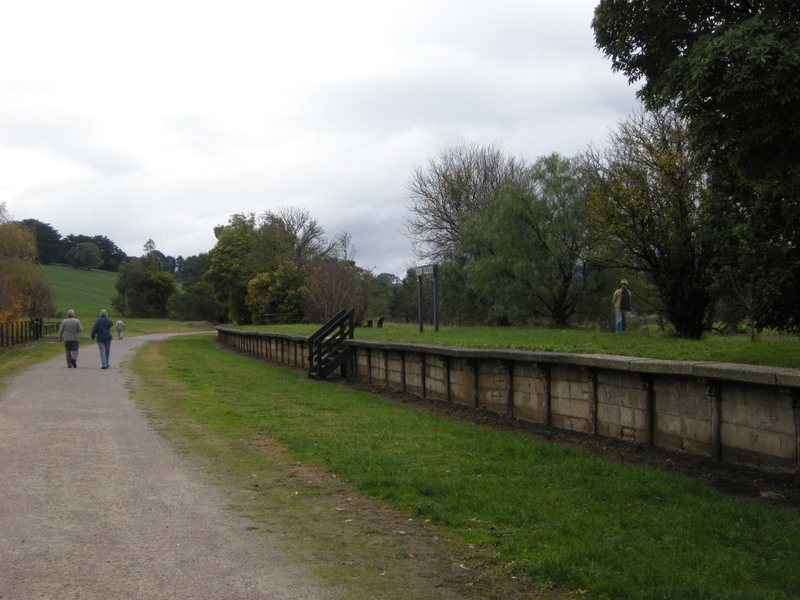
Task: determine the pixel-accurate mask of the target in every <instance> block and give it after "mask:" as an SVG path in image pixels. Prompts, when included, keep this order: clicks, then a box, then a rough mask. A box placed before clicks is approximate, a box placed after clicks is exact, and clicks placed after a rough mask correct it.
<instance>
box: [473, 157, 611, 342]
mask: <svg viewBox="0 0 800 600" xmlns="http://www.w3.org/2000/svg"><path fill="white" fill-rule="evenodd" d="M587 185H588V180H587V178H586V177H585V176H584V175H583V172H582V170H581V168H580V165H579V163H578V162H577V161H575V160H572V159H569V158H566V157H563V156H560V155H558V154H552V155H550V156H545V157H542V158H540V159H538V160H537V161H535V162H534V164H533V165H531V167H530V168H529V170H528V171H527V173H526V176H525V178H524V179H522V180H519V181H510V182H508V183H507V184H506V185H505V186H504V187H503V188H502V189H501V190H500V191H499V192H498V193H497V197H496V200H495V201H494V203H493V204H492V207H491V210H485V211H479V212H476V213H475V214H474V215H473V216H472V218H470V219H468V220H467V221H466V224H465V227H464V231H465V234H464V241H463V242H462V244H461V247H462V249H463V250H464V251H465V252H466V253H467V254H468V255H469V256H470V257H471V260H469V261H467V262H466V264H465V266H464V270H465V273H466V277H467V281H468V285H469V287H470V288H471V289H473V290H476V291H477V292H478V295H479V296H481V297H482V298H483V300H484V302H492V311H491V312H492V313H493V314H494V315H495V316H497V317H501V316H504V317H505V318H506V319H508V320H509V321H510V322H516V323H521V322H525V321H527V320H529V319H545V320H548V321H551V322H553V323H554V324H556V325H558V326H564V325H567V323H568V322H569V321H570V320H571V319H573V318H575V317H580V318H582V319H588V318H598V317H599V316H600V314H599V310H598V293H600V292H603V291H604V287H605V286H606V285H608V281H606V279H605V278H604V277H603V269H602V268H600V266H599V265H594V264H592V263H591V262H590V260H589V256H590V249H591V246H592V239H591V237H590V234H589V229H588V226H587V222H586V188H587ZM605 312H607V311H605Z"/></svg>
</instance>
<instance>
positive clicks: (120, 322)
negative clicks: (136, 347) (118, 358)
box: [117, 319, 125, 340]
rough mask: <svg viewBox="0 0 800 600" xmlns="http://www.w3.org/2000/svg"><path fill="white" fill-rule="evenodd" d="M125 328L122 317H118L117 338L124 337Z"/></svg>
mask: <svg viewBox="0 0 800 600" xmlns="http://www.w3.org/2000/svg"><path fill="white" fill-rule="evenodd" d="M123 329H125V323H123V322H122V319H117V339H118V340H121V339H122V330H123Z"/></svg>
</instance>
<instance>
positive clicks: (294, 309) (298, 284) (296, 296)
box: [245, 260, 308, 323]
mask: <svg viewBox="0 0 800 600" xmlns="http://www.w3.org/2000/svg"><path fill="white" fill-rule="evenodd" d="M307 281H308V269H307V267H306V266H305V265H299V264H297V263H296V262H294V261H291V260H288V261H286V262H284V263H282V264H280V265H278V266H277V268H275V269H274V270H271V271H268V272H264V273H259V274H258V275H256V276H255V277H253V278H252V279H251V280H250V281H249V282H248V284H247V296H246V297H245V302H246V304H247V307H248V309H249V310H250V314H251V315H252V319H253V322H255V323H275V322H286V321H287V320H288V321H300V320H302V317H303V309H304V299H305V298H304V296H305V294H306V283H307Z"/></svg>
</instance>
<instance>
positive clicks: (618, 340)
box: [230, 323, 800, 369]
mask: <svg viewBox="0 0 800 600" xmlns="http://www.w3.org/2000/svg"><path fill="white" fill-rule="evenodd" d="M230 327H235V328H237V329H254V330H259V331H279V332H282V333H294V334H297V335H310V334H312V333H313V332H314V331H316V329H317V328H318V326H316V325H280V326H278V325H273V326H248V327H240V326H235V325H231V326H230ZM355 337H356V338H358V339H378V340H391V341H396V342H406V343H411V344H432V345H439V346H456V347H461V348H485V349H510V350H531V351H541V352H569V353H575V354H614V355H618V356H638V357H641V358H657V359H665V360H700V361H712V362H728V363H742V364H753V365H765V366H774V367H789V368H794V369H800V336H798V335H783V334H777V333H772V334H761V335H758V336H757V337H756V339H755V340H753V341H751V340H750V336H749V335H745V334H741V335H726V336H723V335H719V334H708V335H706V336H705V337H704V338H703V339H702V340H684V339H681V338H678V337H675V336H670V335H661V334H653V333H635V332H628V333H625V334H614V333H608V332H603V331H591V330H583V329H563V330H562V329H548V328H541V327H443V328H441V329H440V330H439V331H438V332H435V331H433V328H432V327H426V328H425V331H424V332H423V333H419V328H418V326H416V325H404V324H399V323H384V325H383V328H381V329H378V328H376V327H373V328H367V327H359V328H357V329H356V331H355Z"/></svg>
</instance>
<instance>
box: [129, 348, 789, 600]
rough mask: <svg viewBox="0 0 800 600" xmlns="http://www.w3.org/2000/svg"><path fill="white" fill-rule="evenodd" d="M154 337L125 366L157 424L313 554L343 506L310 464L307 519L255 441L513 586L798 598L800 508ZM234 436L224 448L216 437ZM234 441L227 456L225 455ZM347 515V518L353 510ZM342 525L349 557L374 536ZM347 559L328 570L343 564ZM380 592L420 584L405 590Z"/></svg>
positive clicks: (336, 573)
mask: <svg viewBox="0 0 800 600" xmlns="http://www.w3.org/2000/svg"><path fill="white" fill-rule="evenodd" d="M149 348H150V349H151V351H152V352H157V353H158V354H157V355H154V356H150V357H148V356H145V355H142V356H140V357H139V358H138V359H137V361H136V363H135V365H134V369H135V370H136V371H137V372H139V373H140V374H141V375H145V374H146V383H144V384H143V385H145V386H146V389H145V392H146V393H145V394H144V396H145V397H147V398H149V400H146V402H147V406H148V410H149V411H150V413H151V415H152V416H153V417H154V418H155V419H157V421H158V422H159V424H160V427H161V428H162V430H163V431H165V432H167V435H169V436H172V437H173V439H174V440H175V441H176V442H177V443H178V444H179V445H180V446H182V447H184V448H191V451H192V452H199V453H200V454H202V455H204V456H205V459H206V460H207V461H209V465H210V468H209V470H210V471H211V472H214V473H217V474H219V475H220V477H223V476H224V477H225V478H228V479H227V482H228V485H232V486H233V488H234V489H237V490H238V489H241V488H242V487H244V488H245V489H250V490H256V491H253V492H252V493H251V494H248V496H249V497H250V498H252V500H251V501H250V502H251V504H248V505H247V511H248V514H253V515H255V517H256V518H258V519H262V520H263V521H264V522H265V523H267V524H270V523H271V525H269V526H270V527H279V526H277V525H275V519H276V518H278V517H279V516H280V515H281V514H283V513H282V512H281V511H284V510H285V511H287V512H286V514H287V515H288V516H287V518H289V517H292V518H293V519H296V520H297V522H298V523H301V524H302V525H298V526H301V527H302V528H303V531H304V533H303V536H304V538H303V540H302V541H299V542H298V543H302V544H305V546H304V547H306V548H308V551H309V552H310V553H311V554H315V555H316V556H317V557H318V558H319V557H323V558H324V557H326V556H327V557H329V558H330V553H331V552H334V549H331V548H328V549H326V548H325V546H330V540H331V538H332V534H331V532H330V531H327V529H326V528H330V527H332V526H334V525H333V524H335V527H336V530H337V533H336V534H335V535H333V539H334V540H335V539H337V538H336V536H337V535H346V534H345V533H343V532H341V530H343V529H347V528H348V527H350V525H349V524H347V520H346V519H343V518H342V516H343V515H342V514H341V513H338V514H336V513H335V514H334V515H333V517H332V519H333V520H330V519H327V517H326V516H325V515H324V514H322V513H324V512H325V511H323V510H322V509H314V508H313V507H314V506H317V505H318V504H319V503H320V502H322V494H321V492H319V491H318V490H317V492H314V490H313V489H311V488H312V487H313V486H310V485H309V486H306V485H305V481H304V479H305V477H304V476H301V478H300V479H296V480H294V482H293V483H291V484H290V485H294V488H293V489H295V490H296V491H295V492H294V494H295V495H299V496H303V497H305V496H307V495H308V496H309V497H310V498H311V500H310V501H309V504H308V505H307V508H306V509H305V510H306V513H305V517H306V519H305V520H303V514H304V513H303V511H302V509H300V508H297V507H295V508H286V507H285V506H284V504H286V502H287V501H286V499H285V497H284V496H283V495H284V494H285V489H284V488H283V487H280V486H277V487H276V489H279V490H280V491H279V492H278V493H277V495H276V494H274V493H273V491H272V487H271V485H272V484H269V483H264V484H263V485H262V486H261V488H259V485H258V484H255V482H257V481H258V482H268V481H271V479H270V478H272V477H276V475H275V474H274V473H273V472H272V470H275V469H279V467H277V466H275V462H274V461H273V462H271V461H270V460H268V457H266V458H265V456H264V453H263V451H262V450H263V447H265V446H267V447H280V448H284V449H285V450H286V453H288V454H286V453H284V454H281V459H280V461H281V462H280V464H286V463H287V462H288V463H291V464H313V465H318V466H320V467H323V468H325V469H327V470H328V471H329V472H330V473H331V474H332V476H333V477H336V478H337V480H339V481H344V482H346V483H347V484H348V485H350V486H352V487H353V488H355V489H356V490H359V491H360V492H362V493H364V494H366V495H368V496H369V497H372V498H375V499H378V500H380V501H381V502H384V503H388V504H389V505H391V506H393V507H395V509H397V510H399V511H402V512H404V513H405V514H406V515H407V516H408V518H409V519H414V520H416V521H419V520H422V521H423V522H424V521H427V520H429V521H430V522H432V523H435V524H436V525H437V526H438V527H440V528H442V530H443V531H446V532H448V535H452V536H455V538H457V539H460V540H463V542H464V547H467V545H468V544H471V545H472V546H474V548H475V550H474V552H475V553H476V554H475V556H476V557H478V559H479V562H480V564H481V565H482V567H481V568H482V569H484V570H485V571H488V572H491V573H492V574H493V576H494V577H495V581H501V582H505V584H504V585H507V586H520V587H525V585H526V582H527V583H528V584H530V585H532V586H533V587H534V588H536V589H539V590H553V593H554V594H556V596H554V597H562V596H557V594H558V593H560V591H570V590H571V592H570V594H574V596H575V597H589V598H615V599H616V598H619V599H627V598H631V599H633V598H636V599H656V598H658V599H676V600H677V599H681V600H685V599H693V598H697V599H700V598H702V599H712V598H720V599H723V598H724V599H726V600H727V599H742V600H743V599H751V598H752V599H756V598H759V599H763V598H797V597H800V570H798V569H797V564H798V561H800V518H798V516H797V515H796V514H793V513H791V512H789V511H786V510H782V509H770V508H766V507H762V506H758V505H754V504H748V503H740V502H736V501H734V500H732V499H730V498H728V497H726V496H723V495H722V494H720V493H718V492H716V491H714V490H713V489H711V488H708V487H704V486H702V485H700V484H697V483H694V482H692V481H690V480H688V479H685V478H683V477H681V476H678V475H674V474H668V473H664V472H660V471H657V470H654V469H651V468H647V467H640V466H623V465H619V464H615V463H609V462H606V461H604V460H602V459H600V458H597V457H595V456H593V455H590V454H588V453H584V452H582V451H579V450H576V449H571V448H566V447H560V446H557V445H553V444H549V443H543V442H539V441H536V440H533V439H531V438H529V437H527V436H525V435H523V434H519V433H515V432H503V431H496V430H493V429H490V428H488V427H484V426H478V425H474V424H470V423H464V422H456V421H453V420H450V419H445V418H441V417H438V416H436V415H433V414H430V413H426V412H420V411H417V410H415V409H413V408H410V407H408V406H403V405H399V404H394V403H390V402H387V401H385V400H382V399H380V398H378V397H375V396H372V395H369V394H366V393H361V392H357V391H354V390H352V389H350V388H348V387H345V386H340V385H336V384H333V383H316V382H309V381H307V380H305V379H304V378H303V376H302V375H301V374H299V373H296V372H294V371H291V370H288V369H282V368H278V367H275V366H271V365H268V364H264V363H261V362H259V361H256V360H253V359H249V358H246V357H242V356H237V355H235V354H232V353H229V352H223V351H220V350H218V349H216V348H215V347H214V346H213V345H212V343H211V341H210V338H197V337H192V338H183V339H172V340H169V341H166V342H163V343H159V344H158V345H154V346H150V347H149ZM142 379H143V380H144V379H145V378H144V377H143V378H142ZM256 439H259V440H262V443H261V444H259V445H255V444H253V443H252V441H253V440H256ZM234 446H235V447H236V448H237V450H236V451H235V452H233V454H232V453H230V452H225V451H223V450H221V448H223V447H234ZM243 453H244V454H247V453H250V454H251V455H252V457H253V458H252V460H250V461H248V460H245V459H243V458H241V456H242V454H243ZM234 454H235V455H236V456H238V457H239V458H237V460H236V461H232V460H231V459H229V458H225V457H230V456H232V455H234ZM259 460H260V461H261V462H260V463H259ZM256 465H260V466H259V467H258V468H259V469H260V470H259V471H256V470H253V469H256V468H257V467H256ZM270 465H273V466H270ZM271 469H272V470H271ZM231 478H233V479H231ZM248 481H249V482H252V483H251V484H250V485H249V487H248V483H247V482H248ZM308 483H309V484H311V483H312V482H311V481H309V482H308ZM254 484H255V485H254ZM276 485H277V484H276ZM290 489H291V488H290ZM315 493H316V494H317V496H314V494H315ZM331 493H333V492H331ZM298 501H299V500H298ZM336 502H339V504H337V505H336V506H342V504H343V501H342V499H341V498H340V499H338V500H336ZM298 506H299V505H298ZM320 506H321V504H320ZM336 510H341V509H339V508H337V509H336ZM292 511H295V512H292ZM297 511H300V512H299V513H298V512H297ZM333 511H334V509H331V512H333ZM326 514H327V513H326ZM276 515H277V516H276ZM350 521H351V522H353V523H354V525H353V526H355V523H357V522H358V517H357V516H355V517H353V518H352V519H350ZM293 522H294V521H293ZM315 528H319V530H317V529H315ZM347 539H348V544H350V546H349V548H350V552H351V553H352V555H353V556H358V557H360V556H361V555H362V553H363V554H364V555H368V554H369V552H370V551H371V550H370V548H369V547H368V546H364V547H362V546H359V543H361V544H362V545H363V544H366V542H358V539H357V538H356V539H352V540H351V539H350V538H349V537H348V538H347ZM326 553H327V554H326ZM336 560H339V557H336ZM358 560H362V559H360V558H351V559H350V560H349V561H345V562H342V563H341V565H345V564H348V563H349V564H350V565H352V564H353V562H354V561H355V562H356V564H358ZM363 560H364V561H368V560H369V558H368V556H365V558H363ZM411 562H412V561H408V563H409V564H410V563H411ZM337 564H338V563H337ZM341 565H340V566H339V567H336V568H334V569H333V571H331V572H330V573H328V574H329V576H331V577H334V578H335V577H343V576H344V575H343V570H344V571H347V569H348V568H351V567H345V566H341ZM466 567H470V563H467V565H466ZM350 575H351V576H353V575H352V573H350ZM365 576H366V575H365ZM513 578H518V579H513ZM375 585H378V584H375ZM508 589H510V588H508ZM484 591H486V590H484ZM354 597H355V596H354ZM360 597H370V596H367V595H365V596H360ZM374 597H387V598H389V597H398V598H402V597H417V596H413V595H411V594H409V595H408V596H403V593H402V590H401V592H400V595H396V594H395V595H386V596H381V595H380V594H379V595H377V596H374ZM419 597H424V596H419ZM496 597H510V596H503V595H502V594H501V595H498V596H496ZM528 597H534V596H533V595H531V596H528ZM536 597H545V596H536ZM547 597H549V596H547Z"/></svg>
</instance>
